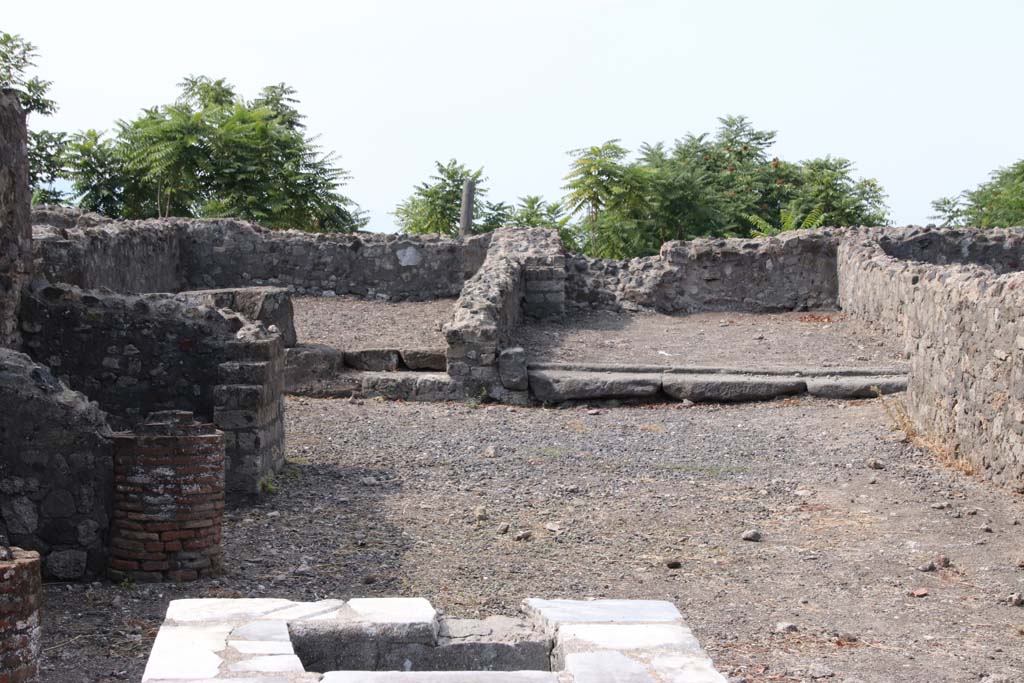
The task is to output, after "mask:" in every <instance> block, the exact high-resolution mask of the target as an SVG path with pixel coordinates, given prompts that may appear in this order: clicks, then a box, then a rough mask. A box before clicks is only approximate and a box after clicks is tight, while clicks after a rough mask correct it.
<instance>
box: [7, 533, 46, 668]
mask: <svg viewBox="0 0 1024 683" xmlns="http://www.w3.org/2000/svg"><path fill="white" fill-rule="evenodd" d="M42 591H43V584H42V577H41V575H40V565H39V553H37V552H35V551H33V550H22V549H21V548H10V549H8V548H7V546H2V545H0V683H37V681H39V680H40V678H39V661H38V660H39V647H40V640H39V636H40V633H39V602H40V598H41V597H42Z"/></svg>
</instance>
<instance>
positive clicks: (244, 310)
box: [174, 287, 297, 347]
mask: <svg viewBox="0 0 1024 683" xmlns="http://www.w3.org/2000/svg"><path fill="white" fill-rule="evenodd" d="M174 298H175V299H177V300H178V301H182V302H184V303H187V304H189V305H190V306H210V307H213V308H227V309H230V310H232V311H237V312H238V313H241V314H242V315H244V316H245V317H246V318H248V319H249V320H258V321H260V322H261V323H263V324H264V325H266V326H267V327H268V328H269V327H270V326H271V325H273V326H274V327H275V328H276V329H277V331H278V332H280V333H281V337H282V339H283V341H284V345H285V347H292V346H295V344H296V341H297V339H296V334H295V311H294V309H293V308H292V297H291V295H290V294H289V293H288V290H286V289H282V288H281V287H240V288H236V289H193V290H189V291H187V292H181V293H179V294H176V295H175V296H174Z"/></svg>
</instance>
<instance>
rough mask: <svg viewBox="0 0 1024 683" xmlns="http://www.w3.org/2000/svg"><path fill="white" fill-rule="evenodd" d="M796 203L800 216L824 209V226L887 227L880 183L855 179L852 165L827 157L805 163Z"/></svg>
mask: <svg viewBox="0 0 1024 683" xmlns="http://www.w3.org/2000/svg"><path fill="white" fill-rule="evenodd" d="M800 173H801V176H800V179H799V182H798V184H797V186H796V188H795V191H794V196H793V200H792V201H793V202H794V204H795V210H796V213H798V214H801V215H802V214H805V213H807V214H809V213H811V212H813V211H815V210H816V209H819V208H820V209H821V211H822V218H821V224H822V225H834V226H847V225H884V224H885V223H886V222H887V220H888V216H887V210H886V206H885V192H884V190H882V186H881V185H879V183H878V181H877V180H874V179H873V178H866V179H860V180H855V179H854V178H853V163H852V162H851V161H849V160H848V159H843V158H841V157H831V156H826V157H823V158H820V159H811V160H810V161H805V162H803V163H802V164H801V166H800Z"/></svg>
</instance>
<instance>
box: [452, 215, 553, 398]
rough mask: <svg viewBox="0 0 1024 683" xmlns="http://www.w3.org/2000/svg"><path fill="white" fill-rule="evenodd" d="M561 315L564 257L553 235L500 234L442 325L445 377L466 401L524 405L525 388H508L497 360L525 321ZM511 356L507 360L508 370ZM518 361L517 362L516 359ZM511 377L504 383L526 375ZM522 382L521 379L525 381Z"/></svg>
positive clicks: (522, 361)
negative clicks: (478, 398) (491, 400)
mask: <svg viewBox="0 0 1024 683" xmlns="http://www.w3.org/2000/svg"><path fill="white" fill-rule="evenodd" d="M564 311H565V253H564V249H563V247H562V241H561V240H560V239H559V237H558V233H557V232H555V231H553V230H541V229H524V228H501V229H499V230H496V231H494V233H492V236H491V240H490V246H489V248H488V250H487V257H486V259H485V260H484V262H483V265H481V266H480V269H479V270H477V271H476V274H475V275H473V277H471V278H470V279H469V280H468V281H467V282H466V284H465V286H464V287H463V288H462V294H461V296H460V297H459V300H458V302H457V303H456V305H455V311H454V314H453V317H452V320H451V321H450V322H449V323H448V324H447V325H445V327H444V333H445V338H446V340H447V342H448V351H447V358H448V374H449V375H450V376H451V377H452V379H453V380H454V381H455V382H456V383H457V384H458V385H459V386H460V387H461V391H462V393H464V394H465V395H468V396H471V397H476V396H480V395H481V394H486V395H487V396H489V397H490V398H494V399H497V400H500V401H506V402H510V403H525V402H528V401H529V396H528V394H527V392H526V391H525V386H523V387H520V386H513V387H509V386H506V384H505V383H503V382H502V378H501V374H500V373H499V357H500V356H501V354H502V351H503V350H504V349H505V347H506V346H508V344H509V342H510V340H511V339H512V336H513V335H512V333H513V331H514V330H515V328H516V326H517V325H518V324H519V322H520V321H521V320H522V318H523V316H524V315H528V316H532V317H538V318H543V317H557V316H560V315H562V314H563V313H564ZM513 355H514V354H511V355H510V354H506V356H505V357H506V361H505V363H506V366H507V365H508V363H509V362H511V361H510V360H509V359H510V358H512V357H513ZM516 357H517V358H518V356H516ZM519 364H521V365H522V368H521V370H522V372H521V373H517V372H516V371H515V370H512V371H509V370H508V368H506V372H505V375H506V377H508V376H511V375H515V374H523V375H524V373H525V358H522V359H520V362H519ZM524 376H525V375H524Z"/></svg>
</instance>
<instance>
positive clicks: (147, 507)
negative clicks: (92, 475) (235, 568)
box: [107, 410, 224, 582]
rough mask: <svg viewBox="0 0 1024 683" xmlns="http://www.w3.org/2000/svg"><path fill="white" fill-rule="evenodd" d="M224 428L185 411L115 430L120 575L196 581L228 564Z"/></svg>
mask: <svg viewBox="0 0 1024 683" xmlns="http://www.w3.org/2000/svg"><path fill="white" fill-rule="evenodd" d="M223 514H224V435H223V434H222V433H221V432H219V431H217V430H216V429H215V428H214V426H213V425H210V424H200V423H198V422H195V421H194V420H193V419H192V413H190V412H185V411H172V410H169V411H164V412H159V413H153V414H152V415H150V416H149V418H148V419H147V420H146V422H145V423H143V424H141V425H139V426H138V427H137V428H136V430H135V431H134V432H124V433H120V434H115V435H114V520H113V524H112V525H111V533H110V568H109V569H108V572H107V573H108V575H109V576H110V578H111V579H113V580H115V581H120V580H124V579H130V580H132V581H139V582H156V581H192V580H195V579H197V578H199V577H202V576H209V575H210V574H213V573H216V572H218V571H220V569H221V557H222V553H221V522H222V518H223Z"/></svg>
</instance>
